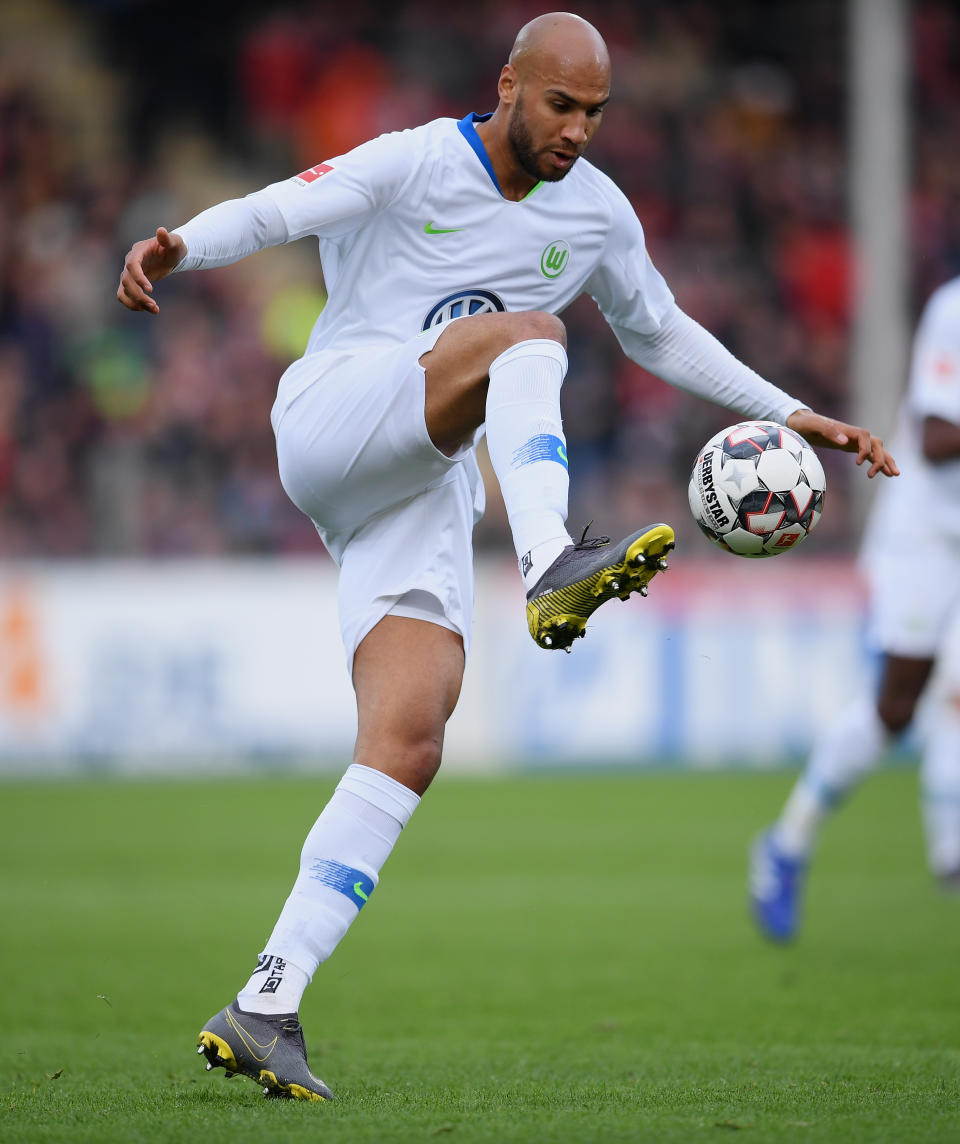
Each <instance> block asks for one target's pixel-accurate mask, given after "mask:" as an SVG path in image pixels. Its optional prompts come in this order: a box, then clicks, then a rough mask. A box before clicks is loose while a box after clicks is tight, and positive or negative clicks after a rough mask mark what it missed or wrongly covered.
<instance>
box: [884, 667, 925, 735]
mask: <svg viewBox="0 0 960 1144" xmlns="http://www.w3.org/2000/svg"><path fill="white" fill-rule="evenodd" d="M933 664H934V661H933V659H919V658H918V659H911V658H907V657H906V656H899V655H886V656H884V660H883V670H882V673H881V676H880V689H879V691H878V693H877V714H878V715H879V716H880V719H881V721H882V722H883V724H884V726H885V727H886V728H887V730H888V731H890V733H891V734H893V735H898V734H900V732H901V731H903V730H905V728H906V727H907V726H909V724H910V721H911V720H912V719H913V716H914V713H915V711H916V709H917V703H919V701H920V696H921V695H922V694H923V689H924V688H925V687H926V685H927V682H928V680H929V679H930V675H931V673H932V671H933Z"/></svg>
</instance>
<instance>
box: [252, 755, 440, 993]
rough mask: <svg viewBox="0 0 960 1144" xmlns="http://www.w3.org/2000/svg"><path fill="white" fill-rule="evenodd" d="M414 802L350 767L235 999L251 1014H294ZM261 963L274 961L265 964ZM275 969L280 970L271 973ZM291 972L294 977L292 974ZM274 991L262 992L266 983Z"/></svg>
mask: <svg viewBox="0 0 960 1144" xmlns="http://www.w3.org/2000/svg"><path fill="white" fill-rule="evenodd" d="M419 802H420V798H419V796H418V795H416V794H414V792H413V791H412V790H410V789H409V788H408V787H405V786H404V785H403V784H402V783H398V782H397V781H396V780H395V779H392V778H390V777H389V776H388V775H385V774H383V773H382V772H381V771H376V770H373V769H372V768H371V767H364V766H361V765H360V764H359V763H353V764H352V765H351V766H349V767H348V768H347V771H346V774H345V775H344V776H343V778H342V779H341V780H340V782H339V784H338V785H337V789H336V790H335V791H334V792H333V797H332V798H331V799H330V801H329V802H328V803H327V805H326V806H325V807H324V809H323V813H322V814H321V815H320V817H319V818H318V819H317V821H316V822H315V823H314V825H313V828H312V829H311V831H310V833H309V834H308V835H307V840H306V842H304V844H303V850H302V852H301V855H300V874H299V875H298V877H297V880H296V882H294V885H293V889H292V890H291V892H290V896H289V897H288V898H287V901H286V904H285V905H284V907H283V910H282V911H281V913H280V917H279V918H278V919H277V924H276V925H275V926H274V927H273V933H272V934H271V935H270V940H269V941H268V942H267V947H266V949H265V950H264V952H263V954H261V959H260V963H258V965H257V969H256V970H255V971H254V972H253V974H252V975H251V977H250V980H249V981H248V982H247V984H246V985H245V986H244V987H243V989H242V990H241V991H240V993H239V994H238V995H237V1000H238V1001H239V1003H240V1008H241V1009H245V1010H246V1011H247V1012H251V1013H292V1012H295V1011H296V1009H297V1008H298V1006H299V1004H300V998H301V997H302V995H303V990H304V989H305V988H306V986H307V983H308V982H309V981H310V979H311V978H312V977H313V974H314V972H315V970H316V968H317V966H318V965H319V964H320V963H321V962H322V961H325V960H326V959H327V958H328V957H329V956H330V954H331V953H333V951H334V949H335V948H336V946H337V944H338V943H339V941H340V939H341V938H342V937H343V936H344V934H345V933H346V932H347V930H348V929H349V928H350V925H351V923H352V922H353V921H354V919H355V918H356V916H357V914H358V913H359V912H360V910H361V908H362V907H363V905H364V903H365V902H366V901H367V899H368V898H369V897H370V895H371V894H372V893H373V891H374V888H375V887H376V885H377V882H378V881H379V875H380V869H381V867H382V866H383V864H384V862H386V860H387V858H388V857H389V855H390V851H391V850H392V849H393V847H394V844H395V843H396V841H397V839H398V838H399V837H400V831H401V830H402V829H403V827H404V826H406V824H407V822H409V820H410V816H411V815H412V814H413V812H414V810H416V808H417V806H418V804H419ZM267 959H272V961H268V960H267ZM277 961H280V962H282V963H283V967H282V969H281V970H280V972H277V964H276V963H277ZM291 970H294V971H295V972H291ZM264 971H266V972H267V973H268V975H270V974H272V977H275V978H277V979H278V981H277V984H276V985H272V984H271V985H270V987H269V988H267V989H265V986H266V985H267V983H268V982H271V980H272V977H271V976H268V977H267V978H266V979H265V978H264V976H263V973H264Z"/></svg>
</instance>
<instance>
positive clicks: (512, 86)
mask: <svg viewBox="0 0 960 1144" xmlns="http://www.w3.org/2000/svg"><path fill="white" fill-rule="evenodd" d="M519 90H520V85H519V83H518V82H517V69H516V68H515V67H514V66H513V65H512V64H504V65H503V69H502V71H501V72H500V79H499V81H498V82H497V95H499V96H500V102H501V103H506V104H514V103H516V102H517V93H518V92H519Z"/></svg>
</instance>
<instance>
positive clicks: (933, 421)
mask: <svg viewBox="0 0 960 1144" xmlns="http://www.w3.org/2000/svg"><path fill="white" fill-rule="evenodd" d="M897 442H898V450H897V451H898V453H901V454H902V455H903V456H905V457H906V461H907V463H906V464H905V465H904V476H903V477H901V478H900V480H898V481H894V482H892V483H890V484H889V485H887V486H886V487H884V488H883V489H882V491H881V493H880V494H879V496H878V498H877V502H876V504H875V505H874V509H873V513H872V514H871V520H870V523H869V527H868V529H867V532H866V534H865V537H864V543H863V548H862V553H861V565H862V567H863V570H864V573H865V575H866V577H867V581H868V586H869V592H870V605H871V606H870V612H871V616H870V619H871V624H870V627H871V637H872V641H873V643H875V644H876V646H877V647H878V648H879V650H880V651H881V653H882V656H881V672H880V679H879V686H878V687H877V688H876V690H875V692H872V693H871V692H868V693H865V694H863V695H861V696H859V697H858V698H857V699H855V701H854V702H853V703H852V704H851V706H850V707H849V708H848V709H847V710H846V711H845V712H844V713H843V714H842V715H841V717H840V719H839V720H838V722H837V723H836V724H835V725H834V726H832V727H830V728H829V729H828V730H827V731H826V733H825V734H824V735H823V736H822V737H821V738H820V740H819V742H817V743H816V745H815V746H814V750H813V752H812V754H811V756H810V759H809V761H808V762H807V766H806V769H805V770H804V772H803V774H802V775H801V776H800V778H799V779H798V781H797V783H796V785H795V786H794V788H793V791H792V793H791V794H790V796H789V798H788V799H787V802H786V805H785V806H784V808H783V811H782V813H781V815H780V818H779V819H778V821H777V822H776V824H775V825H774V826H773V827H771V828H770V829H769V830H767V831H766V832H764V833H763V834H762V835H761V837H760V838H759V839H758V840H757V842H756V843H755V844H754V847H753V850H752V854H751V861H750V902H751V907H752V913H753V917H754V919H755V920H756V922H757V925H758V926H759V927H760V930H761V931H762V932H763V933H764V934H765V935H766V936H768V937H770V938H773V939H774V940H775V941H789V940H790V939H791V938H792V937H793V936H794V935H795V934H796V932H797V930H798V928H799V924H800V907H801V896H802V890H803V883H804V877H805V874H806V870H807V866H808V862H809V859H810V855H811V853H812V851H813V847H814V843H815V841H816V838H817V834H818V832H819V830H820V826H821V824H822V822H823V821H824V819H825V818H827V816H828V815H829V814H830V812H831V811H832V810H833V809H834V808H835V807H836V806H837V805H838V804H839V802H840V801H841V800H842V799H843V797H844V796H845V795H846V794H847V793H848V792H849V791H850V790H851V789H852V788H853V787H854V785H855V784H856V783H857V782H859V781H860V779H861V778H863V777H864V775H865V774H866V773H867V772H868V771H869V770H870V769H871V768H872V767H873V766H874V765H875V764H876V762H877V760H878V759H879V757H880V756H881V755H882V753H883V751H884V748H885V747H886V746H887V745H888V743H889V742H890V740H891V739H892V738H893V737H894V736H896V735H899V734H900V732H902V731H903V730H905V729H906V727H907V726H908V725H909V724H910V723H911V721H912V720H913V716H914V713H915V712H916V709H917V703H918V702H919V700H920V697H921V695H922V694H923V692H924V689H925V687H926V685H927V681H928V680H929V679H930V676H931V673H932V671H933V668H934V665H935V664H936V663H937V661H938V660H940V661H941V664H940V666H941V668H942V669H943V670H944V673H945V676H946V685H947V696H946V698H945V700H944V701H943V702H941V703H939V704H937V705H936V707H935V710H934V711H933V712H932V719H931V725H930V727H929V730H928V736H927V740H926V743H925V747H924V751H923V762H922V767H921V787H922V794H923V811H924V825H925V829H926V838H927V859H928V863H929V866H930V869H931V871H932V873H933V874H934V875H935V876H936V877H937V878H939V879H941V880H942V881H943V882H944V884H946V885H948V886H954V887H960V663H958V662H957V661H958V657H960V649H957V648H956V647H955V646H952V647H951V645H950V643H949V642H948V641H949V637H950V627H951V623H960V278H954V279H953V280H952V281H950V282H948V283H947V284H946V285H945V286H941V287H940V289H939V290H937V291H935V293H934V294H933V295H932V297H931V298H930V300H929V302H928V303H927V306H926V308H925V310H924V313H923V316H922V318H921V321H920V325H919V327H918V330H917V335H916V338H915V341H914V347H913V360H912V365H911V371H910V381H909V385H908V389H907V394H906V399H905V401H904V404H903V408H902V412H901V416H900V426H899V432H898V436H897ZM905 561H906V562H909V565H910V578H909V583H906V582H905V580H904V574H903V569H904V562H905ZM957 635H960V628H955V636H954V644H955V641H956V636H957Z"/></svg>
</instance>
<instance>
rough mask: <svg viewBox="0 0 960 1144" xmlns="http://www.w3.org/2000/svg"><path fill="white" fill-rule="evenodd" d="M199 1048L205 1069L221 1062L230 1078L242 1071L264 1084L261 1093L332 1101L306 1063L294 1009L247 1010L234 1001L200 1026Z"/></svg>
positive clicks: (301, 1034) (305, 1054)
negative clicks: (274, 1012) (272, 1014)
mask: <svg viewBox="0 0 960 1144" xmlns="http://www.w3.org/2000/svg"><path fill="white" fill-rule="evenodd" d="M197 1052H198V1053H202V1054H203V1055H204V1056H205V1057H206V1058H207V1070H208V1071H209V1070H210V1069H213V1068H217V1067H218V1066H220V1065H222V1066H223V1067H224V1069H226V1074H227V1076H228V1077H231V1076H233V1075H234V1074H235V1073H243V1075H244V1076H249V1077H252V1078H253V1079H254V1080H255V1081H257V1083H258V1084H262V1085H263V1092H264V1095H265V1096H282V1097H293V1098H294V1099H296V1100H333V1093H332V1092H331V1091H330V1089H329V1088H327V1086H326V1085H325V1084H324V1083H323V1081H322V1080H320V1079H319V1078H318V1077H315V1076H314V1075H313V1073H312V1072H311V1071H310V1069H309V1068H308V1067H307V1047H306V1045H305V1044H304V1040H303V1029H302V1028H301V1027H300V1022H299V1020H298V1019H297V1014H296V1013H283V1014H280V1015H278V1016H276V1017H267V1016H266V1015H264V1014H263V1013H245V1012H244V1011H243V1010H242V1009H241V1008H240V1006H239V1005H238V1004H237V1002H236V1001H233V1002H231V1003H230V1004H229V1005H228V1006H227V1007H226V1009H221V1010H220V1012H219V1013H217V1015H216V1016H215V1017H211V1018H210V1020H209V1021H208V1022H207V1023H206V1024H205V1025H204V1027H203V1029H202V1030H201V1032H200V1035H199V1037H197Z"/></svg>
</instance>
